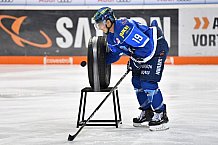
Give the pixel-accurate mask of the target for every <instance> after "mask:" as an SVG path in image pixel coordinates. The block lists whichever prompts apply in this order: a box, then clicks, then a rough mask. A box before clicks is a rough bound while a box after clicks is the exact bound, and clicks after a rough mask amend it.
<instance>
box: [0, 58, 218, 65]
mask: <svg viewBox="0 0 218 145" xmlns="http://www.w3.org/2000/svg"><path fill="white" fill-rule="evenodd" d="M128 60H129V57H128V56H123V57H121V58H120V60H119V61H117V62H116V63H115V64H127V62H128ZM82 61H87V57H86V56H0V64H80V63H81V62H82ZM165 64H175V65H185V64H205V65H207V64H215V65H218V56H208V57H205V56H193V57H192V56H191V57H183V56H180V57H178V56H169V57H167V59H166V62H165Z"/></svg>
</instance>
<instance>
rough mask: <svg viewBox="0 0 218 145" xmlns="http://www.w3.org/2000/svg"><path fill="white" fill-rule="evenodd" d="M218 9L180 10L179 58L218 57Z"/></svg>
mask: <svg viewBox="0 0 218 145" xmlns="http://www.w3.org/2000/svg"><path fill="white" fill-rule="evenodd" d="M217 14H218V9H217V8H204V9H203V10H202V9H193V8H192V9H188V8H187V9H179V56H218V15H217Z"/></svg>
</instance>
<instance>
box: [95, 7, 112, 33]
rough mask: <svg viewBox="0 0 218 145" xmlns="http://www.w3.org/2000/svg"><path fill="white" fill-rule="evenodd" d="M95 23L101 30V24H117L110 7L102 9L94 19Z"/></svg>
mask: <svg viewBox="0 0 218 145" xmlns="http://www.w3.org/2000/svg"><path fill="white" fill-rule="evenodd" d="M93 19H94V21H95V27H96V28H97V29H99V24H106V21H107V20H110V21H111V22H112V23H114V22H115V16H114V12H113V10H112V9H111V8H109V7H102V8H100V9H99V10H98V11H97V12H96V13H95V15H94V17H93Z"/></svg>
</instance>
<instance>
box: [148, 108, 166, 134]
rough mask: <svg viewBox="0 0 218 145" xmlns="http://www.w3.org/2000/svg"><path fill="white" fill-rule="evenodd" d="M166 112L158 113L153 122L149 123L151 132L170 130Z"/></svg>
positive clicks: (155, 114)
mask: <svg viewBox="0 0 218 145" xmlns="http://www.w3.org/2000/svg"><path fill="white" fill-rule="evenodd" d="M168 122H169V119H168V117H167V113H166V111H156V112H155V113H154V116H153V118H152V120H151V121H150V122H149V123H148V125H149V130H150V131H162V130H167V129H169V126H168V124H167V123H168Z"/></svg>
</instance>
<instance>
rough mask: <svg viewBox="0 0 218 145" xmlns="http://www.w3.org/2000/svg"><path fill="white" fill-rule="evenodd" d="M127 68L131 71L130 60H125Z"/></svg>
mask: <svg viewBox="0 0 218 145" xmlns="http://www.w3.org/2000/svg"><path fill="white" fill-rule="evenodd" d="M127 70H130V71H132V67H131V65H130V60H129V61H128V62H127Z"/></svg>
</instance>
